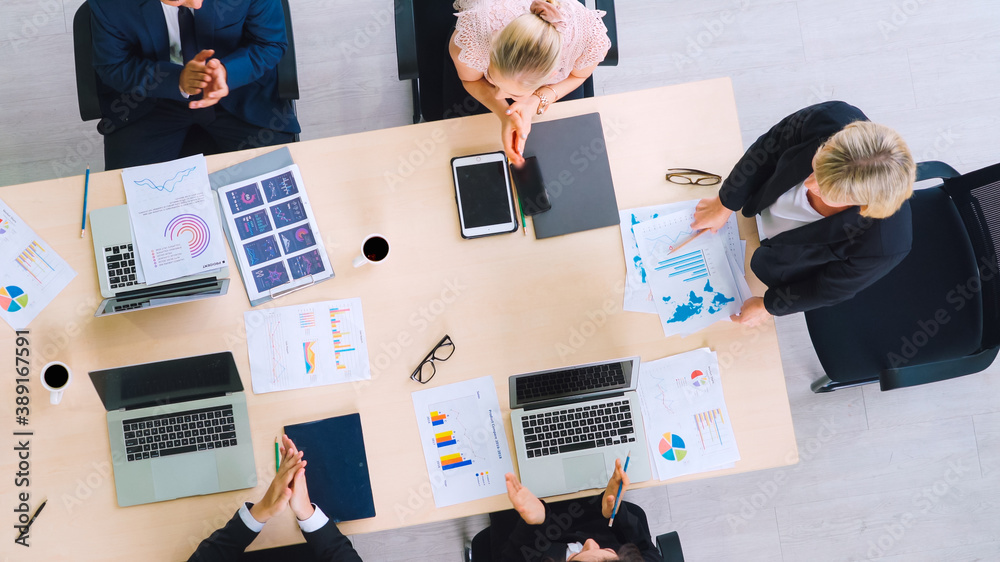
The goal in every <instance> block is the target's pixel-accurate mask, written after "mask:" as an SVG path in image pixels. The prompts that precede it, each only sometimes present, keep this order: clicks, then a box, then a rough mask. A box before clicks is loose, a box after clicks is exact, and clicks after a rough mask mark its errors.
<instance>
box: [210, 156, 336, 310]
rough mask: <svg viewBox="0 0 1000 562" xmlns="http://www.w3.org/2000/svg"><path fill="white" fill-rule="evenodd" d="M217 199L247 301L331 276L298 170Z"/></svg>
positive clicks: (239, 186) (225, 190)
mask: <svg viewBox="0 0 1000 562" xmlns="http://www.w3.org/2000/svg"><path fill="white" fill-rule="evenodd" d="M218 193H219V199H220V201H221V204H222V213H223V215H224V216H225V219H226V220H225V222H226V227H227V228H228V229H229V234H230V235H231V237H232V240H233V246H234V247H235V248H236V260H237V262H239V264H240V273H241V274H242V276H243V284H244V285H245V286H246V289H247V295H249V297H250V300H251V301H255V300H258V299H260V298H263V297H267V296H272V295H273V293H274V292H275V291H283V290H286V289H293V288H295V287H298V286H301V285H306V284H310V283H314V282H316V281H319V280H321V279H326V278H327V277H330V276H332V275H333V267H332V266H331V265H330V258H329V257H328V256H327V255H326V248H325V247H324V246H323V240H322V238H321V237H320V234H319V228H317V226H316V219H315V217H314V215H313V212H312V207H311V206H310V205H309V198H308V197H307V196H306V191H305V188H304V187H303V184H302V177H301V176H300V175H299V167H298V166H295V165H292V166H288V167H285V168H281V169H280V170H277V171H274V172H269V173H267V174H264V175H261V176H257V177H256V178H252V179H249V180H247V181H242V182H239V183H235V184H232V185H227V186H225V187H221V188H219V190H218Z"/></svg>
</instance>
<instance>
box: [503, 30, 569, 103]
mask: <svg viewBox="0 0 1000 562" xmlns="http://www.w3.org/2000/svg"><path fill="white" fill-rule="evenodd" d="M561 50H562V35H561V34H560V33H559V31H558V30H557V29H556V28H555V26H554V25H552V24H550V23H549V22H547V21H545V20H543V19H542V18H541V17H540V16H537V15H535V14H531V13H528V14H524V15H521V16H518V17H517V18H515V19H514V20H513V21H511V22H510V23H508V24H507V25H506V27H504V28H503V29H502V30H500V33H499V34H498V35H497V36H496V37H495V38H494V39H493V44H492V46H491V48H490V67H491V68H492V69H493V70H494V72H495V74H496V75H497V76H501V77H503V78H507V79H510V80H514V81H516V82H517V83H518V84H521V85H523V86H527V87H529V88H531V89H533V90H534V89H536V88H538V87H540V86H544V85H545V80H546V79H547V78H548V77H549V76H550V75H551V74H552V72H553V71H555V69H556V65H557V64H559V54H560V51H561Z"/></svg>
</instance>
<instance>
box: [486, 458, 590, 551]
mask: <svg viewBox="0 0 1000 562" xmlns="http://www.w3.org/2000/svg"><path fill="white" fill-rule="evenodd" d="M506 479H507V497H508V498H510V503H511V504H512V505H513V506H514V510H515V511H517V513H518V515H520V516H521V517H520V519H518V521H517V523H516V524H515V525H514V529H513V530H512V531H511V533H510V536H509V537H507V540H506V541H504V543H503V544H500V545H493V548H498V549H500V552H501V556H500V559H501V560H510V561H514V560H544V559H545V557H546V556H548V557H551V558H553V559H556V560H562V558H561V557H562V556H565V555H566V541H563V540H561V539H562V534H563V532H564V531H568V530H569V529H568V527H569V525H567V524H566V522H565V521H557V520H556V519H557V517H555V516H554V514H553V513H552V511H551V510H550V509H549V506H548V504H546V503H545V502H543V501H542V500H540V499H538V497H537V496H535V494H533V493H532V492H531V490H529V489H528V488H526V487H525V486H524V485H523V484H521V481H520V480H518V479H517V477H516V476H514V475H513V474H512V473H508V474H507V475H506ZM565 518H566V519H568V520H569V523H570V524H572V523H573V517H572V516H571V515H566V516H565ZM539 533H540V534H541V536H544V537H545V539H546V540H545V541H544V542H543V543H540V544H536V541H537V539H538V536H539V535H538V534H539Z"/></svg>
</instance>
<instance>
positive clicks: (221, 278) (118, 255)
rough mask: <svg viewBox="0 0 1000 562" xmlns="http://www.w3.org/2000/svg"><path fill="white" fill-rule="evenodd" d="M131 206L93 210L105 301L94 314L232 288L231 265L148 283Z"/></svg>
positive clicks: (164, 303)
mask: <svg viewBox="0 0 1000 562" xmlns="http://www.w3.org/2000/svg"><path fill="white" fill-rule="evenodd" d="M130 224H131V223H130V222H129V215H128V205H119V206H117V207H107V208H104V209H95V210H93V211H91V212H90V228H91V231H92V233H93V235H94V256H95V257H96V258H97V278H98V281H99V282H100V285H101V296H102V297H104V300H103V301H102V302H101V305H100V306H99V307H98V308H97V312H95V313H94V316H97V317H101V316H108V315H111V314H121V313H123V312H131V311H133V310H142V309H147V308H156V307H159V306H167V305H171V304H179V303H182V302H191V301H194V300H200V299H206V298H211V297H218V296H222V295H224V294H226V292H227V291H228V290H229V279H226V278H227V277H229V268H228V267H225V266H224V267H222V268H219V269H214V270H211V271H207V272H205V273H203V274H199V275H191V276H188V277H182V278H180V279H172V280H170V281H164V282H162V283H157V284H155V285H147V284H146V283H145V280H144V279H143V276H142V270H141V268H140V267H139V266H140V265H141V264H139V263H138V260H137V259H136V253H135V250H136V248H135V244H134V242H133V240H132V228H131V226H130Z"/></svg>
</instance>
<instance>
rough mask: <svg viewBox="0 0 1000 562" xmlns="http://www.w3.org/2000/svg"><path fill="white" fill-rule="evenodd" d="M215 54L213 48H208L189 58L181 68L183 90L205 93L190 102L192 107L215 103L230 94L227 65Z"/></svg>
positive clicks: (194, 93) (191, 92) (195, 93)
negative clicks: (214, 56) (216, 57)
mask: <svg viewBox="0 0 1000 562" xmlns="http://www.w3.org/2000/svg"><path fill="white" fill-rule="evenodd" d="M214 54H215V51H213V50H212V49H206V50H204V51H202V52H200V53H198V54H197V55H195V57H194V58H193V59H191V60H189V61H188V62H187V64H185V65H184V69H183V70H181V80H180V87H181V91H182V92H184V93H185V94H187V95H189V96H195V95H198V94H204V95H203V96H202V99H200V100H194V101H191V102H189V103H188V107H190V108H191V109H200V108H203V107H209V106H212V105H215V104H217V103H219V100H221V99H222V98H224V97H226V96H227V95H229V85H228V84H227V83H226V78H227V75H226V67H225V66H224V65H223V64H222V61H220V60H219V59H213V58H212V55H214Z"/></svg>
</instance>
